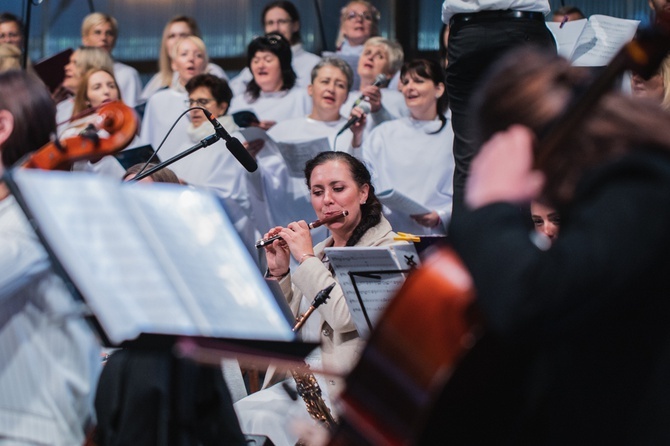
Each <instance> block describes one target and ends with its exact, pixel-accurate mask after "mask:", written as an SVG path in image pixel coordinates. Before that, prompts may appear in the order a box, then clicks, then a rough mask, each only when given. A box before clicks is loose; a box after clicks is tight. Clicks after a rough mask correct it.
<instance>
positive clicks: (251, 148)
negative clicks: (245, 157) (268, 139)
mask: <svg viewBox="0 0 670 446" xmlns="http://www.w3.org/2000/svg"><path fill="white" fill-rule="evenodd" d="M242 145H243V146H244V148H245V149H247V152H249V155H251V156H252V158H253V159H256V155H258V152H260V151H261V150H262V149H263V147H265V141H263V140H262V139H254V140H253V141H244V142H243V143H242Z"/></svg>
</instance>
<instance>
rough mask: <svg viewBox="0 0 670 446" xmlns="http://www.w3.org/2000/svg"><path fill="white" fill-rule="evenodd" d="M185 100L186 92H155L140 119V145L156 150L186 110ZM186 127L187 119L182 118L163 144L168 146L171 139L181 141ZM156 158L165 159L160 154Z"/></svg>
mask: <svg viewBox="0 0 670 446" xmlns="http://www.w3.org/2000/svg"><path fill="white" fill-rule="evenodd" d="M187 100H188V94H186V91H185V90H184V91H179V90H177V89H175V88H166V89H164V90H160V91H157V92H156V93H155V94H154V95H153V96H151V97H150V98H149V101H147V106H146V109H145V110H144V118H143V119H142V128H141V131H140V140H141V141H142V144H151V146H152V147H153V148H154V150H156V149H158V147H159V145H160V143H161V141H162V140H163V138H164V137H165V135H167V132H168V130H169V129H170V127H171V126H172V124H174V123H175V121H176V120H177V118H178V117H179V115H180V114H181V113H183V112H184V111H186V109H187V108H188V106H187V105H186V101H187ZM187 126H188V118H187V117H186V116H184V117H182V118H181V119H180V120H179V122H178V123H177V124H176V125H175V128H174V130H172V133H171V136H170V138H168V140H167V141H166V143H165V144H169V143H170V141H171V138H179V139H177V140H176V141H179V142H181V141H183V138H184V135H185V134H186V127H187ZM178 135H181V136H178ZM173 141H174V139H173ZM161 151H162V149H161ZM158 156H159V157H160V159H161V160H165V159H166V158H165V157H164V155H161V152H159V153H158Z"/></svg>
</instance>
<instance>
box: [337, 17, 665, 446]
mask: <svg viewBox="0 0 670 446" xmlns="http://www.w3.org/2000/svg"><path fill="white" fill-rule="evenodd" d="M667 19H668V17H667V16H666V17H665V18H663V19H662V20H661V22H660V23H659V25H658V26H657V27H655V28H654V29H652V30H641V31H640V32H639V33H638V36H637V37H636V39H635V40H633V41H632V42H630V43H628V44H627V45H626V46H624V48H623V49H622V50H621V51H620V52H619V53H618V54H617V56H615V58H614V59H613V61H612V63H611V64H610V65H609V66H608V67H607V68H606V69H605V70H604V71H603V72H602V73H601V74H600V76H598V77H597V78H596V80H595V81H594V82H592V83H591V85H590V87H589V88H588V89H587V90H586V92H585V93H584V94H582V95H580V96H579V97H577V98H576V99H575V100H574V101H573V102H572V103H570V104H569V105H568V107H567V108H566V110H565V111H564V112H563V113H562V114H560V115H559V116H558V118H557V119H556V120H555V121H554V123H553V124H552V125H551V126H550V127H549V128H548V130H547V131H546V132H545V133H544V134H543V135H540V143H539V144H540V145H541V146H542V147H543V149H544V153H545V154H547V153H555V152H556V151H558V150H560V148H561V146H562V144H563V142H564V141H565V138H566V137H567V136H568V135H569V134H570V133H571V132H574V131H575V128H577V127H578V125H579V123H580V122H582V121H583V119H584V118H585V117H586V116H587V115H588V114H589V113H590V112H591V110H592V109H593V107H594V106H595V105H597V104H598V102H599V100H600V98H601V97H602V95H603V94H605V93H606V92H607V91H609V90H610V88H611V86H612V85H613V82H614V80H615V79H616V78H617V77H618V76H619V74H620V73H621V72H623V71H624V70H626V69H633V70H635V71H637V72H641V73H643V74H651V73H653V72H654V71H655V70H656V68H657V67H658V65H659V64H660V61H661V60H662V59H663V58H664V57H665V56H666V55H667V54H668V51H669V50H670V21H669V20H667ZM549 158H550V157H549ZM548 162H549V161H548V157H547V156H541V157H538V158H536V159H535V167H537V168H542V167H546V164H547V163H548ZM473 285H474V284H473V281H472V279H471V277H470V275H469V273H468V271H467V269H466V268H465V267H464V265H463V264H462V262H461V261H460V259H459V258H458V256H457V255H456V254H455V253H454V252H453V251H452V250H450V249H448V248H443V249H440V250H439V251H437V252H435V253H433V254H432V255H431V256H430V257H429V258H427V259H426V260H425V261H424V264H423V265H422V266H421V267H420V268H419V269H417V270H416V271H415V272H413V273H412V274H411V275H410V277H408V279H407V281H406V282H405V284H404V285H403V287H402V288H401V289H400V291H399V292H398V294H397V295H396V297H395V299H394V300H393V301H392V302H391V304H390V305H389V306H388V307H387V309H386V312H385V313H384V315H383V316H382V317H381V318H380V322H379V325H378V327H377V328H376V330H375V331H373V333H372V336H371V338H370V340H369V342H368V344H367V346H366V348H365V350H364V352H363V354H362V356H361V358H360V360H359V363H358V364H357V365H356V367H355V368H354V370H353V371H352V372H351V374H350V375H349V377H348V379H347V387H346V390H345V391H344V393H343V394H342V395H341V397H340V402H341V410H340V412H341V413H342V415H341V417H340V420H339V421H340V427H339V429H338V430H337V431H336V432H335V434H334V435H333V437H332V439H331V441H330V443H329V444H330V445H334V446H340V445H384V446H400V445H414V444H430V443H429V442H431V441H432V442H435V443H436V444H440V442H441V441H442V442H443V441H444V439H443V438H437V439H436V438H435V436H432V437H431V435H430V433H428V434H427V433H426V432H430V431H431V427H434V426H435V425H436V424H439V423H440V422H442V423H446V422H449V424H450V426H449V427H451V426H452V425H454V424H457V423H458V419H457V418H458V413H457V412H458V410H459V409H458V408H455V407H454V406H456V405H458V404H459V403H461V402H463V401H465V402H467V399H468V396H469V395H468V392H470V391H473V392H487V391H490V390H492V389H494V390H495V388H496V386H495V385H494V384H495V382H494V383H484V386H483V389H476V388H475V389H472V388H471V387H470V388H467V389H465V388H464V387H463V388H459V386H460V385H461V384H463V382H464V379H465V378H466V377H467V376H466V375H467V374H468V373H467V372H477V371H481V368H480V369H479V370H477V366H478V365H481V364H484V365H490V364H493V365H497V364H498V363H497V360H498V359H500V358H502V357H503V356H504V353H506V352H503V353H501V352H500V351H497V352H496V350H497V347H499V345H496V340H495V339H493V341H491V338H488V337H486V336H484V337H483V336H482V334H483V328H484V327H485V325H486V324H485V320H484V319H483V317H482V316H481V315H480V314H478V312H477V307H476V301H475V292H474V290H473ZM482 347H483V349H482ZM485 349H488V351H493V352H494V359H493V360H492V361H489V360H487V359H486V358H483V356H485V355H484V354H482V351H484V350H485ZM480 359H483V361H481V362H479V364H476V362H477V361H478V360H480ZM512 359H517V358H512ZM512 362H514V361H512ZM464 366H465V371H464ZM517 366H518V367H521V366H522V365H521V364H517ZM511 370H512V374H513V373H514V371H516V370H517V369H515V368H513V369H511ZM495 371H496V372H497V370H495ZM515 379H519V380H521V379H522V378H521V377H516V378H515ZM454 381H455V382H454ZM452 384H456V385H452ZM478 384H482V383H481V382H480V383H478ZM506 390H507V391H508V394H509V395H512V396H513V393H514V388H510V389H506ZM503 393H504V392H503ZM483 395H488V394H487V393H484V394H483ZM498 396H502V397H505V396H508V395H504V394H503V395H495V397H498ZM450 399H451V401H450ZM445 400H446V401H447V402H446V403H445V402H444V401H445ZM478 400H479V401H481V398H479V399H478ZM505 402H506V403H508V404H506V405H505V406H504V407H500V408H497V409H498V411H499V413H500V418H501V421H498V420H496V421H498V423H499V424H496V425H495V426H490V425H486V426H482V429H487V430H491V436H492V438H491V444H496V442H495V433H496V429H513V426H509V425H505V424H504V420H505V419H506V415H508V414H506V413H505V410H509V407H510V406H513V403H514V401H505ZM438 403H439V405H438V406H437V411H436V404H438ZM468 409H471V410H472V412H470V413H466V414H465V415H466V416H467V417H470V419H476V418H473V417H476V416H477V413H478V412H477V411H478V410H480V408H479V407H478V406H469V407H468ZM483 410H491V408H485V409H483ZM431 414H433V417H432V419H431ZM435 414H437V415H435ZM452 416H454V417H452ZM487 419H488V418H487ZM439 430H440V429H439V427H438V428H437V429H435V431H439ZM455 430H456V432H455V433H453V435H454V436H457V435H458V434H460V433H461V432H459V431H458V426H456V427H455ZM463 438H465V439H466V440H467V437H463ZM436 440H438V441H436Z"/></svg>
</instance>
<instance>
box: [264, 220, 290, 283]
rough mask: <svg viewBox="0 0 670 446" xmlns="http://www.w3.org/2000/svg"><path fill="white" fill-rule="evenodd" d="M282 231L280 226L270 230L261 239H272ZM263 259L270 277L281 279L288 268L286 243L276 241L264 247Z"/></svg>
mask: <svg viewBox="0 0 670 446" xmlns="http://www.w3.org/2000/svg"><path fill="white" fill-rule="evenodd" d="M282 229H284V228H282V227H281V226H277V227H274V228H272V229H270V230H269V231H268V232H267V233H266V234H265V235H264V236H263V238H264V239H266V238H270V237H273V236H275V235H277V234H279V233H280V232H281V230H282ZM265 258H266V260H267V263H268V271H269V272H270V276H271V277H281V276H283V275H285V274H286V273H287V272H288V270H289V267H290V263H291V254H290V252H289V249H288V245H287V243H286V242H285V241H284V240H282V239H277V240H275V241H274V242H272V243H269V244H267V245H265Z"/></svg>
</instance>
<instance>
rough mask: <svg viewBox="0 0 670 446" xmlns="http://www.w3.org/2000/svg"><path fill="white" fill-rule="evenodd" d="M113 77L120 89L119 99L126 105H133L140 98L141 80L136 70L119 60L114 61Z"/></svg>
mask: <svg viewBox="0 0 670 446" xmlns="http://www.w3.org/2000/svg"><path fill="white" fill-rule="evenodd" d="M114 77H115V78H116V83H117V84H118V85H119V90H120V91H121V99H123V102H124V103H125V104H126V105H128V107H135V106H136V105H137V104H138V101H139V99H140V92H141V91H142V81H141V80H140V74H139V73H138V72H137V70H136V69H135V68H133V67H131V66H129V65H126V64H122V63H121V62H114Z"/></svg>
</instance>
